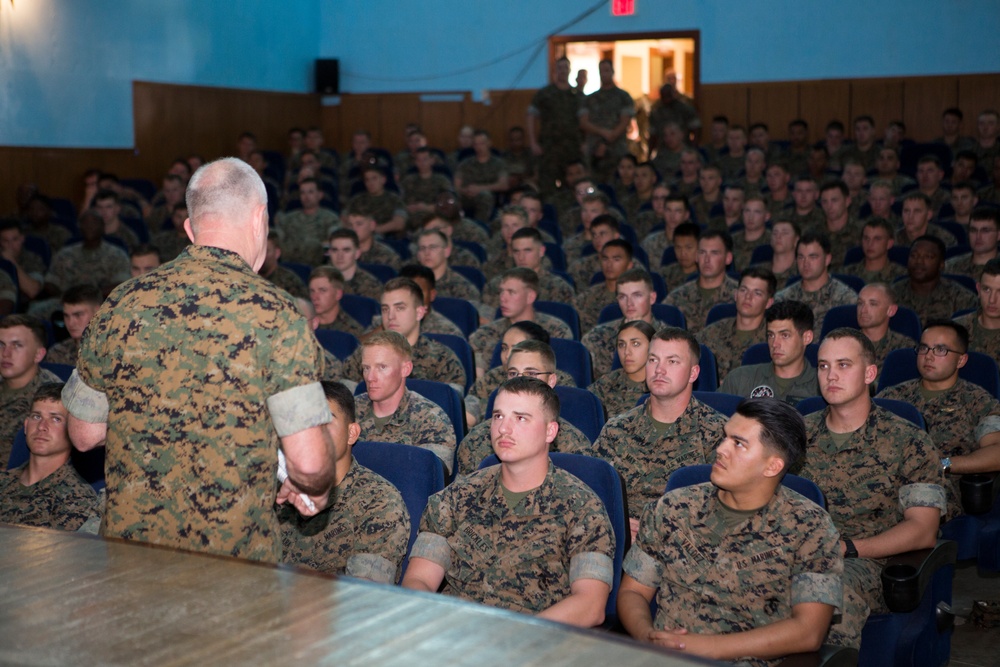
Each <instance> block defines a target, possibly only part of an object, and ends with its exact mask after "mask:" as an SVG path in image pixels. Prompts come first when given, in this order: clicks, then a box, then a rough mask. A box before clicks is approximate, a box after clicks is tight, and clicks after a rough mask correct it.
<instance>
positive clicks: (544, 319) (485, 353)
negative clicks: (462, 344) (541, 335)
mask: <svg viewBox="0 0 1000 667" xmlns="http://www.w3.org/2000/svg"><path fill="white" fill-rule="evenodd" d="M534 321H535V323H537V324H538V325H539V326H541V327H542V328H543V329H545V330H546V331H548V332H549V336H551V337H552V338H568V339H572V338H573V332H572V331H571V330H570V328H569V325H568V324H566V323H565V322H563V321H562V320H561V319H559V318H558V317H554V316H552V315H548V314H546V313H540V312H537V311H536V312H535V319H534ZM511 324H513V322H511V321H510V318H507V317H501V318H500V319H497V320H493V321H492V322H490V323H489V324H484V325H483V326H481V327H479V328H478V329H476V330H475V331H474V332H473V333H472V335H471V336H469V345H470V346H471V347H472V352H473V353H474V354H475V355H476V367H477V368H489V367H490V363H489V362H490V359H492V358H493V348H495V347H496V346H497V343H499V342H500V339H501V338H503V335H504V333H505V332H506V331H507V329H509V328H510V325H511Z"/></svg>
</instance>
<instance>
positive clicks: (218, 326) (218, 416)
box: [63, 245, 330, 562]
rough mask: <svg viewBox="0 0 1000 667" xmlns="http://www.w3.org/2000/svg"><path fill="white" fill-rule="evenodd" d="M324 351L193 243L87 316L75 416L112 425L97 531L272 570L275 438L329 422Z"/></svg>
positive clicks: (269, 294) (231, 256)
mask: <svg viewBox="0 0 1000 667" xmlns="http://www.w3.org/2000/svg"><path fill="white" fill-rule="evenodd" d="M321 367H322V348H321V347H320V346H319V344H318V343H317V342H316V338H315V337H314V336H312V335H311V332H310V329H309V325H308V323H307V322H306V320H305V319H304V318H303V317H302V315H300V314H299V312H298V310H297V309H296V307H295V303H294V302H293V301H292V300H291V298H290V297H289V296H288V294H287V293H286V292H284V291H283V290H280V289H278V288H277V287H274V286H273V285H271V284H270V283H268V282H267V281H266V280H264V279H263V278H261V277H260V276H258V275H257V274H256V273H254V271H253V269H252V268H251V267H250V266H249V265H248V264H247V263H246V262H245V261H244V260H243V259H242V258H241V257H240V256H239V255H237V254H235V253H233V252H230V251H227V250H222V249H220V248H213V247H210V246H202V245H192V246H190V247H189V248H188V249H187V250H185V251H184V252H183V253H182V254H181V256H180V257H179V258H178V259H177V260H175V261H174V262H171V263H170V264H167V265H164V266H161V267H160V268H159V269H156V270H154V271H152V272H150V273H147V274H145V275H143V276H140V277H139V278H136V279H134V280H131V281H129V282H128V283H127V284H125V285H122V286H121V287H119V288H118V289H116V290H115V291H114V292H112V293H111V295H110V296H109V297H108V299H107V300H106V301H105V303H104V305H103V306H102V307H101V309H100V311H98V313H97V315H95V316H94V319H93V320H91V322H90V324H89V325H88V327H87V329H86V332H85V333H84V337H83V340H82V342H81V346H80V357H79V364H78V366H77V373H78V374H74V376H73V377H72V378H71V379H70V382H69V383H67V385H66V388H65V389H64V390H63V403H64V404H65V405H66V409H67V410H68V411H69V412H70V414H72V415H74V416H75V417H77V418H78V419H82V420H83V421H87V422H91V423H99V422H102V421H107V423H108V436H107V459H106V463H105V473H106V478H107V509H106V512H105V516H104V523H103V525H102V526H101V534H102V535H104V536H109V537H111V536H113V537H121V538H123V539H128V540H137V541H143V542H152V543H155V544H163V545H167V546H173V547H178V548H182V549H190V550H194V551H205V552H209V553H215V554H224V555H230V556H237V557H241V558H247V559H251V560H265V561H269V562H278V561H279V560H280V558H281V535H280V531H279V529H278V520H277V516H276V514H275V511H274V499H275V476H276V474H277V463H278V453H277V449H278V438H279V435H282V436H284V435H290V434H293V433H297V432H299V431H302V430H304V429H307V428H311V427H315V426H318V425H321V424H324V423H326V422H328V421H329V420H330V411H329V408H328V407H327V404H326V400H325V399H324V398H323V394H322V391H321V389H320V387H319V384H318V382H319V378H320V375H321V374H320V369H321Z"/></svg>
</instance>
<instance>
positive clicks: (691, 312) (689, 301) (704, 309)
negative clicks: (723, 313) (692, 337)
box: [664, 275, 739, 334]
mask: <svg viewBox="0 0 1000 667" xmlns="http://www.w3.org/2000/svg"><path fill="white" fill-rule="evenodd" d="M737 287H739V283H737V282H736V281H735V280H733V279H732V278H731V277H730V276H728V275H727V276H726V277H725V279H724V280H723V281H722V284H721V285H719V286H718V287H716V288H714V289H710V290H705V289H702V288H701V287H699V286H698V281H697V280H692V281H691V282H687V283H684V284H683V285H681V286H680V287H678V288H676V289H674V290H672V291H671V292H670V294H668V295H667V298H666V299H665V300H664V303H666V304H669V305H671V306H677V307H678V308H680V309H681V312H683V313H684V319H685V320H687V328H688V331H690V332H691V333H693V334H697V333H698V332H699V331H701V330H702V329H704V328H705V320H706V319H707V318H708V311H710V310H712V306H714V305H716V304H719V303H733V301H734V298H735V296H736V288H737Z"/></svg>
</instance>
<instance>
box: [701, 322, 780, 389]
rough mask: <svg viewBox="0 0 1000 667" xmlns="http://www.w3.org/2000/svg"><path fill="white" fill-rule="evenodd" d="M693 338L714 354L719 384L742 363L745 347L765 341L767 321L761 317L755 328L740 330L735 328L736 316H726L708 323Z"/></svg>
mask: <svg viewBox="0 0 1000 667" xmlns="http://www.w3.org/2000/svg"><path fill="white" fill-rule="evenodd" d="M695 338H697V339H698V342H699V343H701V344H702V345H705V346H706V347H708V349H710V350H711V351H712V354H714V355H715V368H716V370H717V371H718V376H719V377H718V380H719V383H720V384H721V383H722V381H723V380H725V379H726V376H728V375H729V372H730V371H731V370H733V369H734V368H738V367H739V366H740V365H741V364H742V363H743V353H744V352H746V351H747V348H749V347H750V346H751V345H756V344H757V343H766V342H767V322H766V321H765V320H764V318H761V320H760V326H758V327H757V328H756V329H754V330H752V331H740V330H739V329H737V328H736V318H735V317H726V318H723V319H721V320H717V321H715V322H712V323H711V324H709V325H708V326H707V327H705V328H704V329H702V330H701V331H699V332H698V333H697V335H696V336H695Z"/></svg>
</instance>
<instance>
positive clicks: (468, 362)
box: [423, 333, 476, 393]
mask: <svg viewBox="0 0 1000 667" xmlns="http://www.w3.org/2000/svg"><path fill="white" fill-rule="evenodd" d="M423 335H424V336H427V337H428V338H430V339H431V340H434V341H437V342H439V343H441V344H442V345H446V346H448V348H449V349H450V350H451V351H452V352H454V353H455V356H456V357H458V360H459V361H460V362H462V368H463V369H465V391H466V393H468V391H469V389H470V388H471V387H472V385H473V383H474V382H475V381H476V362H475V361H474V359H473V356H472V348H471V347H470V346H469V342H468V341H467V340H466V339H464V338H462V337H461V336H455V335H454V334H438V333H425V334H423Z"/></svg>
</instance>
